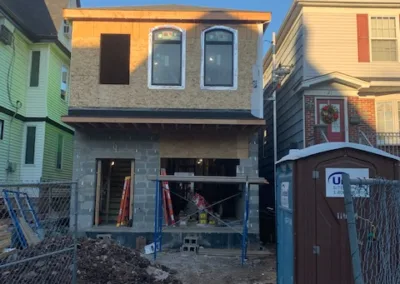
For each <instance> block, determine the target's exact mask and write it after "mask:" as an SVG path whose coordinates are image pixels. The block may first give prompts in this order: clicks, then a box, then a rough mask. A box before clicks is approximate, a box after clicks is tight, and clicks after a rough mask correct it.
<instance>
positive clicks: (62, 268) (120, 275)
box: [0, 237, 181, 284]
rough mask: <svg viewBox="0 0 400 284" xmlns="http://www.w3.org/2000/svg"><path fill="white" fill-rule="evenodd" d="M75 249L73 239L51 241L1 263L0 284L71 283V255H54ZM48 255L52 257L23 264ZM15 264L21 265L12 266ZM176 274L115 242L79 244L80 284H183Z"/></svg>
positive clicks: (82, 240)
mask: <svg viewBox="0 0 400 284" xmlns="http://www.w3.org/2000/svg"><path fill="white" fill-rule="evenodd" d="M72 245H73V242H72V239H70V238H66V237H57V238H51V239H46V240H44V241H42V242H41V243H39V244H38V245H36V246H34V247H30V248H27V249H25V250H21V251H16V252H15V253H13V254H12V255H10V256H8V257H7V258H6V259H0V283H19V284H23V283H43V284H45V283H49V284H50V283H52V284H53V283H56V284H64V283H71V280H72V278H71V277H72V269H73V265H72V263H73V254H72V251H66V252H63V253H58V254H52V253H53V252H55V251H59V250H61V249H62V248H68V247H71V246H72ZM46 253H50V255H47V256H45V257H41V258H37V259H34V260H28V261H24V260H26V259H27V258H30V257H34V258H35V257H37V256H40V255H43V254H46ZM20 261H22V262H20ZM14 262H20V263H18V264H12V265H10V264H11V263H14ZM3 265H5V266H3ZM1 266H3V268H1ZM175 274H176V271H173V270H170V269H168V268H167V267H165V266H162V265H152V264H151V262H150V261H149V260H147V259H146V258H144V257H142V256H141V255H140V253H139V252H137V251H135V250H133V249H131V248H127V247H123V246H120V245H119V244H117V243H115V242H114V241H112V240H93V239H86V238H85V239H80V240H79V245H78V281H77V282H78V283H80V284H83V283H85V284H103V283H104V284H120V283H121V284H122V283H127V284H150V283H160V284H161V283H162V284H181V281H179V280H177V279H176V278H175V276H174V275H175Z"/></svg>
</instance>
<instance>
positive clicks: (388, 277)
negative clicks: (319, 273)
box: [343, 175, 400, 284]
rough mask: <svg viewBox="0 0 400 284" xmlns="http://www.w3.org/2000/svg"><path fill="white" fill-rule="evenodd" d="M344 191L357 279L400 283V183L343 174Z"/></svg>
mask: <svg viewBox="0 0 400 284" xmlns="http://www.w3.org/2000/svg"><path fill="white" fill-rule="evenodd" d="M343 188H344V194H345V202H346V203H345V205H346V213H347V222H348V227H349V240H350V245H351V256H352V263H353V267H354V269H353V270H354V271H353V272H354V279H355V280H357V281H361V280H363V281H366V282H365V283H379V284H394V283H400V266H399V263H400V253H399V247H400V182H399V181H398V180H387V179H383V178H375V179H373V178H368V179H350V178H349V176H346V175H343ZM354 230H355V231H356V232H354ZM356 283H364V282H356Z"/></svg>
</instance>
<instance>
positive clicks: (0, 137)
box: [0, 119, 4, 140]
mask: <svg viewBox="0 0 400 284" xmlns="http://www.w3.org/2000/svg"><path fill="white" fill-rule="evenodd" d="M3 135H4V120H2V119H0V140H3Z"/></svg>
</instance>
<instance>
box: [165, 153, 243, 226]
mask: <svg viewBox="0 0 400 284" xmlns="http://www.w3.org/2000/svg"><path fill="white" fill-rule="evenodd" d="M239 163H240V161H239V160H237V159H178V158H162V159H161V167H162V168H165V169H166V172H167V175H180V176H185V175H186V176H188V175H189V176H190V175H194V176H231V177H235V176H236V167H237V166H238V165H239ZM169 187H170V190H171V200H172V206H173V211H174V215H176V216H177V218H178V219H179V218H181V217H182V218H184V217H185V216H189V215H191V214H192V213H194V212H195V211H196V210H197V207H196V206H195V205H194V204H193V203H192V202H188V201H187V200H184V199H182V198H180V197H179V196H181V197H185V198H186V199H188V200H192V198H193V196H194V194H196V193H198V194H200V195H201V196H202V197H204V199H205V200H206V202H207V203H208V204H209V205H212V204H214V203H217V202H218V201H221V200H225V199H226V200H225V201H223V202H221V203H219V204H217V205H214V206H212V211H213V212H215V213H218V214H219V215H220V216H221V219H222V220H224V222H225V223H228V224H231V225H232V226H235V225H240V220H242V219H243V213H244V208H243V204H244V203H243V194H242V191H241V189H242V185H239V184H218V183H197V182H196V183H175V182H171V183H169ZM210 216H211V215H210ZM210 216H208V221H210V220H212V219H213V218H212V216H211V217H210ZM176 220H177V219H176ZM216 222H217V224H215V225H217V226H225V225H224V224H223V223H222V222H219V221H218V220H217V221H216ZM198 224H203V223H202V222H200V219H199V215H198V214H194V215H193V216H192V217H191V219H190V221H188V222H187V226H197V225H198ZM208 224H209V225H214V224H212V223H211V222H209V223H208Z"/></svg>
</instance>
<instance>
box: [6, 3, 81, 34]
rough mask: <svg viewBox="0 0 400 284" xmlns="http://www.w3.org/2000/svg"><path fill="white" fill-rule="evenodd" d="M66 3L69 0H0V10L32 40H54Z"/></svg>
mask: <svg viewBox="0 0 400 284" xmlns="http://www.w3.org/2000/svg"><path fill="white" fill-rule="evenodd" d="M68 3H69V0H0V10H2V11H4V13H5V14H6V16H8V17H9V18H10V19H11V20H12V21H14V22H15V24H16V25H17V26H19V27H20V28H21V29H22V30H23V31H24V33H25V34H26V36H27V37H28V38H30V39H31V40H32V41H40V40H43V39H44V40H56V39H57V35H58V29H59V27H60V26H61V23H62V21H63V16H62V12H63V9H64V8H67V7H68ZM77 5H78V7H79V5H80V1H79V0H78V1H77Z"/></svg>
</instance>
